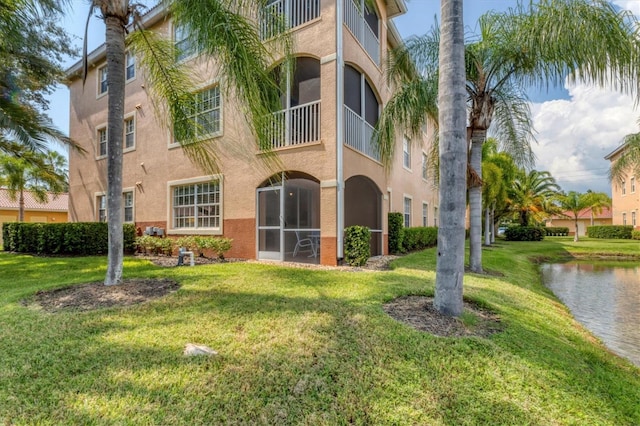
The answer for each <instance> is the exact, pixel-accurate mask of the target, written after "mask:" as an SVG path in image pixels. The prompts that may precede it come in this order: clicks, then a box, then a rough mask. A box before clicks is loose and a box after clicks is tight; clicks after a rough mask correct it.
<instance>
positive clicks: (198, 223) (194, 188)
mask: <svg viewBox="0 0 640 426" xmlns="http://www.w3.org/2000/svg"><path fill="white" fill-rule="evenodd" d="M171 197H172V201H171V204H172V211H171V224H172V228H173V229H220V225H221V212H222V210H221V207H222V205H221V200H220V181H219V180H212V181H208V182H201V183H193V184H188V185H176V186H173V187H172V188H171Z"/></svg>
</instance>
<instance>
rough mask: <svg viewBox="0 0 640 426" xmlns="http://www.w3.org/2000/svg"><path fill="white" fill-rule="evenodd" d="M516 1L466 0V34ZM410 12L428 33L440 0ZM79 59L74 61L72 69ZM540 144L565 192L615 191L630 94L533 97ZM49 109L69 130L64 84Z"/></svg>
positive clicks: (405, 23) (72, 28)
mask: <svg viewBox="0 0 640 426" xmlns="http://www.w3.org/2000/svg"><path fill="white" fill-rule="evenodd" d="M613 3H615V4H616V5H618V6H620V7H622V8H625V9H630V10H632V11H634V13H636V14H640V0H615V1H613ZM515 4H516V1H514V0H465V2H464V16H465V26H466V27H467V31H469V32H473V30H474V28H475V23H476V22H477V19H478V17H479V16H480V15H481V14H482V13H483V12H485V11H487V10H504V9H507V8H508V7H512V6H514V5H515ZM72 5H73V11H72V13H70V14H69V16H67V17H66V18H65V21H64V23H63V25H64V26H65V27H66V28H67V29H68V31H69V33H71V34H73V35H75V36H76V37H77V40H78V41H77V44H78V46H81V40H82V37H83V33H84V24H85V21H86V17H87V13H88V10H89V6H88V2H87V0H73V2H72ZM407 6H408V13H407V14H405V15H403V16H400V17H397V18H395V19H394V22H395V24H396V26H397V27H398V30H399V31H400V34H401V36H402V37H403V38H405V37H409V36H411V35H416V34H418V35H419V34H424V33H425V32H426V31H427V30H428V28H429V26H431V24H432V22H433V20H434V16H435V15H439V11H440V1H439V0H409V1H408V2H407ZM88 41H89V50H91V49H93V48H95V47H97V46H99V45H100V44H101V43H102V42H103V41H104V27H103V26H102V25H101V24H100V21H99V20H98V19H97V18H93V19H92V20H91V24H90V27H89V36H88ZM75 62H76V60H74V59H70V60H69V61H68V62H67V63H66V64H65V65H67V66H70V65H72V64H73V63H75ZM530 98H531V101H532V104H531V108H532V112H533V118H534V126H535V128H536V130H537V134H536V139H537V143H536V144H534V146H533V149H534V152H535V154H536V157H537V163H536V169H538V170H548V171H550V172H551V173H552V174H553V175H554V177H555V178H556V179H557V181H558V182H559V184H560V185H561V187H562V188H563V189H564V190H565V191H570V190H575V191H580V192H584V191H586V190H587V189H592V190H594V191H602V192H606V193H609V194H610V193H611V187H610V184H609V181H608V179H607V172H608V166H609V162H608V161H606V160H604V158H603V157H604V156H605V155H606V154H608V153H609V152H611V151H613V150H614V149H615V148H616V147H617V146H618V145H619V144H620V143H621V141H622V138H623V137H624V136H625V135H626V134H629V133H632V132H637V131H638V125H637V124H636V121H637V118H638V113H637V111H635V110H634V106H633V100H632V99H630V98H629V97H628V96H622V95H619V94H617V93H610V92H609V91H607V90H602V89H598V88H594V87H588V86H586V85H581V84H577V85H576V86H573V87H560V88H555V89H552V90H549V91H548V92H546V91H545V92H532V93H530ZM50 99H51V109H50V111H48V113H49V115H50V116H51V118H52V119H53V120H54V123H55V124H56V125H57V126H58V128H60V129H61V130H63V131H65V132H67V131H68V128H69V92H68V90H67V88H66V87H64V86H62V87H60V89H59V90H58V91H56V93H55V94H54V95H53V96H52V97H51V98H50Z"/></svg>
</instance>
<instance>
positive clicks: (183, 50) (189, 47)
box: [173, 25, 198, 60]
mask: <svg viewBox="0 0 640 426" xmlns="http://www.w3.org/2000/svg"><path fill="white" fill-rule="evenodd" d="M173 40H174V42H175V45H176V50H177V51H178V53H177V55H178V57H177V59H178V60H182V59H186V58H188V57H190V56H194V55H196V54H197V53H198V49H197V46H196V44H195V43H194V40H193V39H192V37H191V33H190V31H189V29H188V28H187V27H186V26H184V25H175V26H174V27H173Z"/></svg>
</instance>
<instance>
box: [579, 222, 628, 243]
mask: <svg viewBox="0 0 640 426" xmlns="http://www.w3.org/2000/svg"><path fill="white" fill-rule="evenodd" d="M632 232H633V226H631V225H606V226H587V236H588V237H590V238H613V239H619V240H629V239H631V233H632Z"/></svg>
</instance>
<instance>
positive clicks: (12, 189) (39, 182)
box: [0, 148, 68, 222]
mask: <svg viewBox="0 0 640 426" xmlns="http://www.w3.org/2000/svg"><path fill="white" fill-rule="evenodd" d="M0 186H3V187H6V188H7V190H8V193H9V197H10V198H11V199H13V200H14V201H15V200H18V222H22V221H24V193H25V191H29V192H30V193H31V195H32V196H33V198H35V199H36V201H38V202H40V203H45V202H47V200H48V198H49V194H50V193H53V194H54V196H56V195H57V194H60V193H62V192H65V190H66V188H67V187H68V180H67V176H66V174H65V173H60V172H59V171H57V170H56V169H55V168H54V166H53V165H52V164H51V163H50V161H49V158H48V153H44V154H43V153H32V152H29V151H27V150H25V149H24V148H23V151H22V156H21V157H14V156H12V155H7V154H0Z"/></svg>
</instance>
